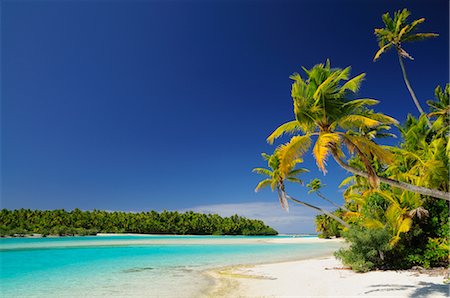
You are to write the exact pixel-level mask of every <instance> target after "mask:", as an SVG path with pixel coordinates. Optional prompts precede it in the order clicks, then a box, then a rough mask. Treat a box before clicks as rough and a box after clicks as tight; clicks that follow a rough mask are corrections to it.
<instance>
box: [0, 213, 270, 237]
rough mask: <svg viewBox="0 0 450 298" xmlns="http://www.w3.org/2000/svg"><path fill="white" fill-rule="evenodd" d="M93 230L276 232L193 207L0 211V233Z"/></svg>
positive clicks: (62, 233) (251, 221)
mask: <svg viewBox="0 0 450 298" xmlns="http://www.w3.org/2000/svg"><path fill="white" fill-rule="evenodd" d="M97 233H140V234H173V235H246V236H247V235H248V236H250V235H252V236H253V235H254V236H256V235H277V234H278V232H277V231H276V230H274V229H273V228H271V227H269V226H267V225H265V224H264V222H263V221H261V220H255V219H248V218H245V217H242V216H238V215H233V216H230V217H221V216H219V215H217V214H202V213H195V212H193V211H187V212H184V213H180V212H177V211H166V210H164V211H163V212H156V211H150V212H139V213H133V212H117V211H114V212H109V211H101V210H95V209H94V210H93V211H81V210H80V209H74V210H73V211H66V210H64V209H60V210H30V209H19V210H8V209H2V210H1V211H0V237H7V236H10V237H24V236H27V235H33V234H40V235H41V236H43V237H46V236H49V235H52V236H53V235H54V236H75V235H79V236H87V235H96V234H97Z"/></svg>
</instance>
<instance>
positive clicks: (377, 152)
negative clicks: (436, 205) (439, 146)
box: [267, 60, 450, 200]
mask: <svg viewBox="0 0 450 298" xmlns="http://www.w3.org/2000/svg"><path fill="white" fill-rule="evenodd" d="M303 69H304V71H305V73H306V75H307V79H303V78H302V77H301V76H300V74H298V73H295V74H294V75H292V76H291V79H292V80H293V81H294V83H293V84H292V92H291V95H292V98H293V101H294V113H295V118H296V120H293V121H290V122H287V123H285V124H283V125H281V126H280V127H278V128H277V129H276V130H275V131H274V132H273V133H272V134H271V135H270V136H269V137H268V138H267V141H268V142H269V143H273V142H274V140H275V139H276V138H278V137H280V136H282V135H283V134H286V133H291V134H292V133H299V132H300V133H302V134H297V135H295V136H293V137H292V138H291V140H290V141H289V142H288V143H287V144H284V145H282V146H281V147H280V151H281V154H280V157H279V163H280V168H286V167H288V166H289V165H290V164H291V163H292V162H293V161H295V160H296V159H298V158H300V157H301V156H302V155H303V154H304V153H305V152H306V151H307V150H308V149H309V148H310V147H311V143H312V137H317V139H316V142H315V144H314V148H313V155H314V157H315V159H316V163H317V166H318V167H319V169H320V170H321V171H323V172H324V173H326V169H325V165H326V158H327V157H328V155H331V156H332V157H333V158H334V160H335V161H336V162H337V163H338V164H339V165H340V166H341V167H342V168H344V169H345V170H347V171H349V172H351V173H353V174H356V175H359V176H362V177H365V178H368V180H369V182H370V185H371V186H372V187H375V188H376V187H378V185H379V182H383V183H386V184H388V185H391V186H394V187H399V188H401V189H405V190H409V191H413V192H417V193H420V194H423V195H428V196H432V197H436V198H441V199H445V200H450V198H449V193H447V192H443V191H440V190H436V189H430V188H426V187H422V186H416V185H412V184H410V183H406V182H403V181H397V180H393V179H390V178H385V177H378V175H377V174H376V171H375V169H374V168H373V166H372V164H371V161H372V160H373V159H374V158H375V159H377V160H378V161H379V162H381V163H383V164H389V163H391V162H392V160H393V154H392V153H391V152H390V151H389V150H387V149H386V148H384V147H382V146H379V145H377V144H376V143H375V142H374V141H373V140H371V139H370V138H368V137H367V136H364V135H362V134H360V133H359V131H360V130H361V129H369V128H375V127H378V126H380V125H389V124H396V123H397V121H396V120H395V119H393V118H391V117H389V116H386V115H384V114H381V113H375V112H374V111H373V110H370V109H368V106H371V105H375V104H377V103H378V101H377V100H374V99H368V98H364V99H354V97H355V93H356V92H357V91H358V89H359V87H360V85H361V82H362V80H363V79H364V76H365V74H360V75H358V76H356V77H354V78H352V79H349V74H350V67H347V68H345V69H339V68H335V69H332V68H331V67H330V62H329V61H328V60H327V62H326V64H325V65H324V64H318V65H315V66H314V67H313V68H312V69H310V70H308V69H305V68H303ZM342 81H344V83H343V84H342V83H341V82H342ZM343 147H346V148H347V149H348V151H349V152H350V154H356V155H357V156H358V158H359V159H360V160H361V161H362V162H363V163H364V167H365V171H362V170H359V169H357V168H354V167H352V166H350V165H348V164H347V163H346V162H344V161H343V160H342V158H343V157H345V155H344V152H343V150H342V148H343Z"/></svg>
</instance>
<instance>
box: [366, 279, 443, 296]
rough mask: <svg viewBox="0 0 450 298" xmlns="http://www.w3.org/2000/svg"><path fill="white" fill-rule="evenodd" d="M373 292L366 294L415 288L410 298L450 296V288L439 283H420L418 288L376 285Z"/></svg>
mask: <svg viewBox="0 0 450 298" xmlns="http://www.w3.org/2000/svg"><path fill="white" fill-rule="evenodd" d="M371 287H372V288H374V289H373V290H370V291H366V292H364V294H369V293H373V292H390V291H401V290H407V289H411V288H415V290H414V292H413V293H411V294H410V295H409V297H436V295H438V294H440V295H441V296H444V297H446V296H448V294H449V286H448V285H445V284H439V283H431V282H420V283H419V285H417V286H411V285H399V284H384V285H374V286H371Z"/></svg>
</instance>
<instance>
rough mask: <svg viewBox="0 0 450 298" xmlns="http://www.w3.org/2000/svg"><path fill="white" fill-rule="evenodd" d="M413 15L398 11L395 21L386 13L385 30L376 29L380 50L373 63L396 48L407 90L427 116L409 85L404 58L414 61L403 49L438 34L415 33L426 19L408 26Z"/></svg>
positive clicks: (405, 11) (418, 107) (384, 18)
mask: <svg viewBox="0 0 450 298" xmlns="http://www.w3.org/2000/svg"><path fill="white" fill-rule="evenodd" d="M410 14H411V13H410V12H409V11H408V10H407V9H406V8H405V9H403V10H398V11H397V12H395V13H394V19H392V18H391V16H390V15H389V13H385V14H384V15H383V16H382V19H383V23H384V25H385V27H384V28H376V29H375V35H376V36H377V39H378V45H379V47H380V48H379V50H378V51H377V53H376V54H375V57H374V58H373V61H376V60H378V58H380V56H381V54H383V53H384V52H386V51H387V50H389V49H390V48H392V47H394V48H395V50H396V51H397V55H398V61H399V62H400V67H401V69H402V73H403V79H404V81H405V84H406V88H408V91H409V93H410V94H411V97H412V99H413V101H414V104H415V105H416V107H417V109H418V110H419V112H420V114H421V115H422V114H425V113H424V111H423V109H422V107H421V106H420V103H419V100H418V99H417V97H416V94H415V93H414V90H413V89H412V87H411V84H410V83H409V80H408V77H407V75H406V70H405V65H404V64H403V58H408V59H410V60H414V58H413V57H411V55H409V53H408V52H406V51H405V49H404V48H403V47H402V43H405V42H411V41H416V40H423V39H427V38H431V37H436V36H438V34H436V33H415V31H416V30H417V26H418V25H419V24H421V23H423V22H425V19H424V18H421V19H418V20H415V21H413V22H412V23H410V24H408V23H407V19H408V17H409V15H410ZM428 126H429V127H431V123H430V122H429V121H428Z"/></svg>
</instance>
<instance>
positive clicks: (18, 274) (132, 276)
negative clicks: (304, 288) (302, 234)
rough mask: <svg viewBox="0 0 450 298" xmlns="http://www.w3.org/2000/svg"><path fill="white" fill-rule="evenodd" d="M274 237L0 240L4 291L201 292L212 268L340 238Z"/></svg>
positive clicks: (306, 252) (323, 246)
mask: <svg viewBox="0 0 450 298" xmlns="http://www.w3.org/2000/svg"><path fill="white" fill-rule="evenodd" d="M283 237H290V236H275V237H244V236H237V237H234V236H101V237H63V238H9V239H0V292H1V294H2V297H92V296H96V297H97V296H115V297H130V296H137V297H155V296H158V297H196V296H199V294H202V293H204V291H205V289H206V288H207V287H208V285H209V283H210V280H208V279H207V278H206V277H205V276H204V275H203V274H202V271H204V270H205V269H210V268H214V267H221V266H227V265H237V264H255V263H265V262H276V261H285V260H292V259H299V258H308V257H311V256H320V255H326V254H330V253H331V252H333V251H335V250H336V249H338V248H339V245H340V244H339V243H329V242H327V243H305V244H298V243H297V244H294V243H289V244H279V243H267V242H266V241H267V240H270V239H273V238H276V239H278V238H283Z"/></svg>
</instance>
